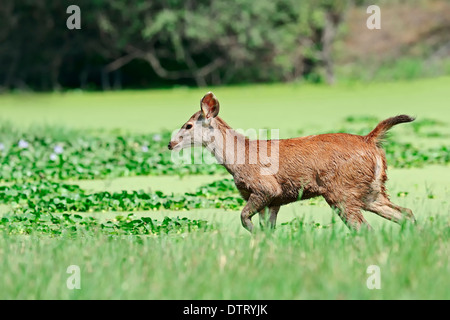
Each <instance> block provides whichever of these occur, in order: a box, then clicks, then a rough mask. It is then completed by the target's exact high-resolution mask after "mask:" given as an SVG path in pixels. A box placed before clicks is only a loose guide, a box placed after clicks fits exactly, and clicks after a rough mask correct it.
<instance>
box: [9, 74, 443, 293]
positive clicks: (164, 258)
mask: <svg viewBox="0 0 450 320" xmlns="http://www.w3.org/2000/svg"><path fill="white" fill-rule="evenodd" d="M449 87H450V78H439V79H427V80H419V81H414V82H398V83H388V84H374V85H370V86H362V85H352V86H347V85H337V86H334V87H327V86H312V85H299V84H290V85H255V86H244V87H228V88H212V89H213V91H214V92H215V93H216V95H217V96H218V98H219V100H220V101H221V111H220V115H221V116H222V117H223V118H224V119H225V120H226V121H227V122H228V123H229V124H230V125H232V126H233V127H235V128H243V129H248V128H256V129H259V128H275V129H280V135H281V137H291V136H297V135H308V134H317V133H323V132H337V131H346V132H349V133H360V134H364V133H367V132H369V131H370V130H371V129H372V128H373V127H374V125H375V124H376V123H377V121H379V120H382V119H384V118H387V117H389V116H392V115H396V114H400V113H407V114H411V115H414V116H416V117H417V120H416V122H415V123H413V124H406V125H401V126H398V127H395V129H393V130H392V134H391V136H390V137H389V139H388V142H387V144H386V151H387V159H388V163H389V170H388V176H389V181H388V189H389V193H390V195H391V199H392V201H393V202H394V203H396V204H399V205H401V206H404V207H408V208H411V209H412V210H413V212H414V214H415V215H416V218H417V221H418V222H417V225H414V226H413V225H409V224H405V225H402V226H399V225H395V224H393V223H391V222H389V221H386V220H383V219H381V218H379V217H378V216H375V215H374V214H372V213H365V217H366V218H367V220H368V221H369V223H370V224H371V225H372V226H373V227H374V229H375V230H374V231H373V232H362V233H359V234H355V233H352V232H350V231H349V230H348V229H347V228H346V227H345V226H344V225H343V223H342V222H341V221H340V220H339V219H338V218H337V216H336V215H335V214H333V213H332V211H331V209H330V208H329V207H328V205H327V204H326V203H325V202H324V201H323V200H322V199H313V200H309V201H303V202H298V203H294V204H291V205H288V206H285V207H283V208H282V209H281V211H280V214H279V220H278V227H277V229H276V230H275V231H273V232H268V231H264V230H259V231H258V232H257V233H256V234H254V235H250V234H249V233H248V232H247V231H245V230H244V229H243V228H242V227H241V225H240V219H239V212H240V209H241V208H242V206H243V202H242V200H240V197H239V195H238V194H237V190H236V189H235V188H234V186H233V183H232V181H230V180H229V179H230V178H231V177H230V176H229V175H228V174H227V173H226V171H225V170H223V169H222V168H221V167H219V166H217V165H203V166H194V165H190V166H182V167H179V166H174V165H173V163H171V161H170V154H169V152H168V150H167V148H166V145H167V143H168V139H169V138H170V131H172V130H175V129H176V128H178V127H180V126H181V125H182V124H183V123H184V122H185V121H186V120H187V119H188V118H189V117H190V116H191V114H192V113H194V112H196V111H197V110H198V108H199V100H200V98H201V97H202V96H203V94H204V92H205V91H208V90H210V88H208V89H186V88H177V89H170V90H169V89H167V90H155V91H136V92H134V91H129V92H110V93H85V92H71V93H64V94H60V93H57V94H24V95H3V96H0V114H1V117H0V122H1V123H2V124H3V125H2V127H1V129H0V161H1V162H0V163H1V165H2V167H1V168H0V181H1V182H0V216H1V218H0V258H1V262H0V273H1V276H0V288H1V289H2V290H0V299H450V291H449V290H448V287H449V285H450V241H449V239H450V202H449V199H450V184H449V181H450V166H449V163H450V153H449V147H450V144H449V141H450V140H449V138H450V109H449V105H448V101H449V98H450V91H449V90H448V88H449ZM254 220H255V222H257V221H258V218H257V217H255V218H254ZM71 265H76V266H78V267H79V269H80V274H79V276H80V285H81V288H80V289H73V290H71V289H69V288H68V286H67V280H68V279H69V277H70V276H71V274H69V273H67V268H68V267H69V266H71ZM371 265H376V266H378V267H379V270H380V284H381V287H380V289H373V290H371V289H369V288H368V286H367V280H368V279H369V277H370V274H369V273H368V272H367V270H368V267H369V266H371Z"/></svg>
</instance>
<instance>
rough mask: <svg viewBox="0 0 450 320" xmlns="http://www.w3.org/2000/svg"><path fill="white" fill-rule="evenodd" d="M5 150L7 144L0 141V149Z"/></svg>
mask: <svg viewBox="0 0 450 320" xmlns="http://www.w3.org/2000/svg"><path fill="white" fill-rule="evenodd" d="M3 150H5V145H4V144H3V143H1V142H0V151H3Z"/></svg>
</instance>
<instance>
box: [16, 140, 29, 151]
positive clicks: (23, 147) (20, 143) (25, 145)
mask: <svg viewBox="0 0 450 320" xmlns="http://www.w3.org/2000/svg"><path fill="white" fill-rule="evenodd" d="M17 145H18V146H19V148H21V149H26V148H28V146H29V143H28V142H26V141H25V140H23V139H20V141H19V143H18V144H17Z"/></svg>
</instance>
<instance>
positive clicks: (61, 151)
mask: <svg viewBox="0 0 450 320" xmlns="http://www.w3.org/2000/svg"><path fill="white" fill-rule="evenodd" d="M53 152H54V153H56V154H61V153H63V152H64V148H63V147H62V146H60V145H59V144H57V145H56V146H55V147H54V148H53Z"/></svg>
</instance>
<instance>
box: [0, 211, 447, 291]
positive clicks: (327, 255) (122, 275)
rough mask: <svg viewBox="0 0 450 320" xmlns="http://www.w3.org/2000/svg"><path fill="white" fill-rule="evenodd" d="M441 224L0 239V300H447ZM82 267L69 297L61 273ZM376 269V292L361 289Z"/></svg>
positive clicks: (444, 227) (444, 229) (444, 225)
mask: <svg viewBox="0 0 450 320" xmlns="http://www.w3.org/2000/svg"><path fill="white" fill-rule="evenodd" d="M448 237H449V226H448V220H447V221H441V220H438V219H436V220H433V221H426V222H424V223H422V224H421V225H420V226H418V227H412V226H405V227H403V228H402V229H398V228H393V227H392V226H386V227H385V228H382V229H381V230H378V231H377V232H376V233H367V234H366V233H362V234H359V235H355V234H350V233H349V232H348V230H347V229H344V227H342V226H334V227H333V228H327V229H317V228H316V227H314V226H310V225H308V224H306V225H302V226H300V227H299V228H292V229H291V228H290V226H288V225H284V226H280V227H279V230H277V231H276V232H275V233H273V234H271V233H269V234H265V233H261V234H257V235H255V236H250V235H247V234H241V232H239V231H237V230H236V232H227V231H221V230H220V229H219V230H216V231H212V232H201V231H200V232H196V233H190V234H185V235H184V236H160V237H156V238H153V237H150V238H143V239H142V240H141V241H139V242H138V241H135V239H127V238H121V239H117V238H108V237H105V236H102V235H98V236H93V237H90V238H82V237H80V238H76V239H65V238H63V239H48V238H34V237H10V236H7V235H2V236H0V246H1V248H2V254H3V255H5V257H9V258H8V259H2V264H1V266H2V267H1V270H2V283H1V285H2V291H1V293H0V298H2V299H10V298H20V299H36V298H37V299H433V298H437V299H448V298H450V295H449V291H448V285H449V284H450V281H449V277H448V272H449V265H448V262H449V261H448ZM70 265H78V266H79V267H80V269H81V273H80V280H81V289H80V290H76V289H75V290H69V289H68V288H67V286H66V281H67V279H68V277H69V276H70V274H67V273H66V270H67V268H68V266H70ZM370 265H377V266H379V267H380V271H381V274H380V279H381V289H379V290H369V289H368V288H367V286H366V281H367V278H368V277H369V274H367V273H366V270H367V268H368V266H370Z"/></svg>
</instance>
